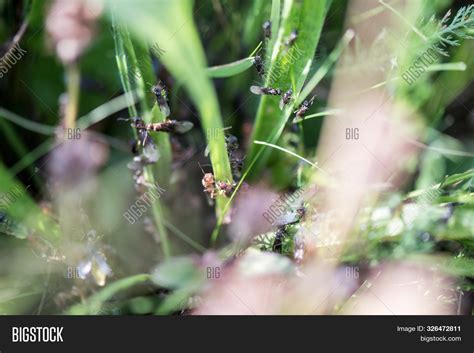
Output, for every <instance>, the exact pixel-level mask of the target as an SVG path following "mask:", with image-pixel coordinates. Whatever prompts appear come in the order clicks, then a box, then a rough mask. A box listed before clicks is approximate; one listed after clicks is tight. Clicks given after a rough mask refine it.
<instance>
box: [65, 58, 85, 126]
mask: <svg viewBox="0 0 474 353" xmlns="http://www.w3.org/2000/svg"><path fill="white" fill-rule="evenodd" d="M66 77H67V98H68V100H67V106H66V116H65V117H64V127H65V129H66V130H67V129H72V128H74V127H75V125H76V117H77V109H78V105H79V91H80V83H81V75H80V71H79V67H78V65H77V63H73V64H70V65H68V66H67V67H66Z"/></svg>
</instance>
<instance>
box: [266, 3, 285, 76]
mask: <svg viewBox="0 0 474 353" xmlns="http://www.w3.org/2000/svg"><path fill="white" fill-rule="evenodd" d="M280 12H281V2H280V0H272V12H271V17H270V21H271V22H272V25H271V31H272V35H271V37H270V40H269V41H268V44H267V47H266V54H265V55H266V57H267V58H270V57H271V55H272V53H273V48H274V46H275V42H276V39H277V36H278V29H279V28H280ZM267 69H268V67H267Z"/></svg>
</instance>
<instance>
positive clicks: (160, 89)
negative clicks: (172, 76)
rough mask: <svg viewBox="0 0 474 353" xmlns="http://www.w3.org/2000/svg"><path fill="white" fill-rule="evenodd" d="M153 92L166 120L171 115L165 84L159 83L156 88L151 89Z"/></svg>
mask: <svg viewBox="0 0 474 353" xmlns="http://www.w3.org/2000/svg"><path fill="white" fill-rule="evenodd" d="M151 91H152V92H153V94H154V95H155V96H156V102H157V103H158V107H159V108H160V110H161V112H162V113H163V115H164V116H165V118H167V117H169V116H170V114H171V111H170V107H169V105H168V95H167V93H166V87H165V85H164V84H163V83H161V82H159V83H158V84H157V85H156V86H153V87H152V88H151Z"/></svg>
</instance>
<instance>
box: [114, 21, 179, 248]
mask: <svg viewBox="0 0 474 353" xmlns="http://www.w3.org/2000/svg"><path fill="white" fill-rule="evenodd" d="M112 28H113V35H114V43H115V58H116V61H117V66H118V70H119V74H120V80H121V82H122V87H123V90H124V91H125V94H126V97H127V100H128V102H129V104H130V105H129V107H128V109H129V114H130V116H131V117H133V116H137V115H138V111H137V108H136V107H135V105H134V99H133V94H132V87H131V84H130V80H129V78H130V72H129V70H128V68H129V67H130V66H129V64H128V61H127V55H126V52H125V48H124V41H123V37H122V35H121V32H120V31H119V29H118V27H117V24H116V22H115V19H114V18H113V19H112ZM133 133H134V134H135V138H136V137H137V136H136V131H135V129H134V131H133ZM144 177H145V180H146V181H147V183H149V184H151V185H155V177H154V175H153V169H152V166H146V167H145V168H144ZM151 211H152V215H153V219H154V221H155V224H156V227H157V230H158V233H159V236H160V239H161V246H162V249H163V254H164V256H165V257H168V256H170V255H171V248H170V244H169V241H168V233H167V230H166V227H165V224H164V220H165V215H164V210H163V207H162V206H161V203H160V200H159V199H157V200H155V202H154V203H153V206H152V208H151Z"/></svg>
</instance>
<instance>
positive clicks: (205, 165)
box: [197, 162, 211, 174]
mask: <svg viewBox="0 0 474 353" xmlns="http://www.w3.org/2000/svg"><path fill="white" fill-rule="evenodd" d="M197 163H198V165H199V168H200V169H201V172H202V174H206V172H205V171H204V169H202V167H209V166H211V164H204V165H201V163H199V162H197Z"/></svg>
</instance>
